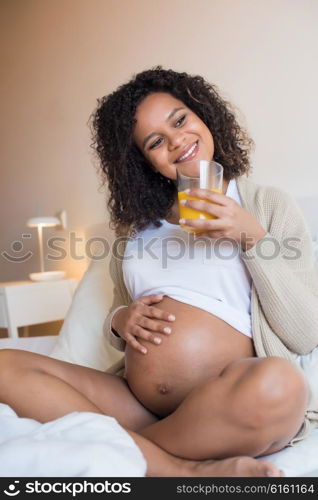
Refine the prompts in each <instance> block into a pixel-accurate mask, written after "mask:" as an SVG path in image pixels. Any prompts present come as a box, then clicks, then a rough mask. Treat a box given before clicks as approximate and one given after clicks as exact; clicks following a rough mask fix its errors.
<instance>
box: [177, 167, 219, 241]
mask: <svg viewBox="0 0 318 500" xmlns="http://www.w3.org/2000/svg"><path fill="white" fill-rule="evenodd" d="M177 186H178V202H179V203H178V205H179V216H180V219H201V220H202V219H215V218H216V217H215V216H214V215H211V214H209V213H207V212H203V211H201V210H195V209H194V208H190V207H187V206H184V205H182V204H181V203H180V201H181V200H198V199H199V198H197V197H194V196H189V195H188V194H187V193H185V190H186V189H191V188H201V189H210V190H211V191H215V192H217V193H222V187H223V167H222V165H220V164H219V163H216V162H215V161H207V160H191V161H187V162H184V163H180V164H178V165H177ZM209 203H212V202H209ZM181 227H182V229H184V230H185V231H187V232H190V233H202V232H204V230H203V229H201V230H200V229H194V228H190V227H187V226H181Z"/></svg>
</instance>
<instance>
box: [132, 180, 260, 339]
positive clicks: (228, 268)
mask: <svg viewBox="0 0 318 500" xmlns="http://www.w3.org/2000/svg"><path fill="white" fill-rule="evenodd" d="M226 195H227V196H229V197H231V198H233V199H234V200H236V201H237V202H238V203H239V204H240V205H241V199H240V195H239V192H238V189H237V185H236V181H235V180H234V179H232V180H231V181H230V182H229V185H228V188H227V192H226ZM161 222H162V226H161V227H159V228H156V227H155V226H154V225H151V226H149V227H148V228H147V229H145V230H143V231H141V232H139V233H138V234H137V235H136V236H134V237H133V238H130V239H129V241H128V243H127V246H126V250H125V255H124V261H123V276H124V281H125V285H126V287H127V290H128V292H129V294H130V296H131V297H132V299H133V300H136V299H138V298H140V297H142V296H143V295H150V294H163V295H167V296H168V297H171V298H172V299H175V300H178V301H180V302H184V303H186V304H190V305H192V306H195V307H198V308H200V309H204V310H205V311H208V312H210V313H211V314H214V315H215V316H217V317H219V318H221V319H222V320H223V321H225V322H227V323H228V324H229V325H231V326H233V327H234V328H236V329H237V330H239V331H240V332H241V333H244V334H245V335H247V336H249V337H251V336H252V328H251V277H250V274H249V272H248V270H247V269H246V267H245V264H244V262H243V261H242V259H241V258H240V253H239V247H238V245H237V244H235V242H233V241H227V240H225V239H223V240H212V239H205V241H204V240H203V238H202V240H195V239H194V238H193V235H191V234H188V233H186V232H185V231H183V230H182V229H181V228H180V227H179V226H178V225H176V224H170V223H169V222H167V221H166V220H162V221H161Z"/></svg>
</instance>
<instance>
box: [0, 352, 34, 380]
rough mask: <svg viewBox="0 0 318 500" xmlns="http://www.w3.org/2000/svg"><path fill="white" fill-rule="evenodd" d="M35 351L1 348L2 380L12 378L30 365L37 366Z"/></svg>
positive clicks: (0, 374) (0, 368)
mask: <svg viewBox="0 0 318 500" xmlns="http://www.w3.org/2000/svg"><path fill="white" fill-rule="evenodd" d="M33 356H34V355H33V353H31V352H28V351H22V350H20V349H0V378H1V380H2V382H4V381H6V380H8V379H11V378H12V377H14V376H15V375H17V374H19V373H21V371H23V370H25V369H27V368H28V367H30V368H31V367H32V365H33V366H34V367H35V366H36V363H34V360H33Z"/></svg>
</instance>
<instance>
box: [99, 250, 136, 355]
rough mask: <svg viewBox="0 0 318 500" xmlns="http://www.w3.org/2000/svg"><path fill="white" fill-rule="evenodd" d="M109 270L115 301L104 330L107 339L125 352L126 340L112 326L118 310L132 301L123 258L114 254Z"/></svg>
mask: <svg viewBox="0 0 318 500" xmlns="http://www.w3.org/2000/svg"><path fill="white" fill-rule="evenodd" d="M109 272H110V275H111V278H112V280H113V283H114V289H113V303H112V306H111V308H110V310H109V313H108V315H107V316H106V319H105V321H104V326H103V332H104V335H105V337H106V340H107V341H108V342H109V343H110V344H111V345H112V346H113V347H114V348H115V349H117V350H118V351H122V352H124V351H125V347H126V341H125V340H124V339H122V338H121V337H120V336H119V335H116V333H115V332H114V330H113V329H112V327H111V325H112V320H113V317H114V315H115V314H116V313H117V311H119V310H120V309H123V308H125V307H127V306H128V304H129V302H130V301H131V300H130V297H129V295H128V292H127V290H126V287H125V284H124V280H123V275H122V259H120V258H119V257H118V256H116V255H112V257H111V260H110V264H109Z"/></svg>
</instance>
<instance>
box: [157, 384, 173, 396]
mask: <svg viewBox="0 0 318 500" xmlns="http://www.w3.org/2000/svg"><path fill="white" fill-rule="evenodd" d="M157 389H158V391H159V393H160V394H168V393H169V392H171V387H170V386H169V385H168V384H158V386H157Z"/></svg>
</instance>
